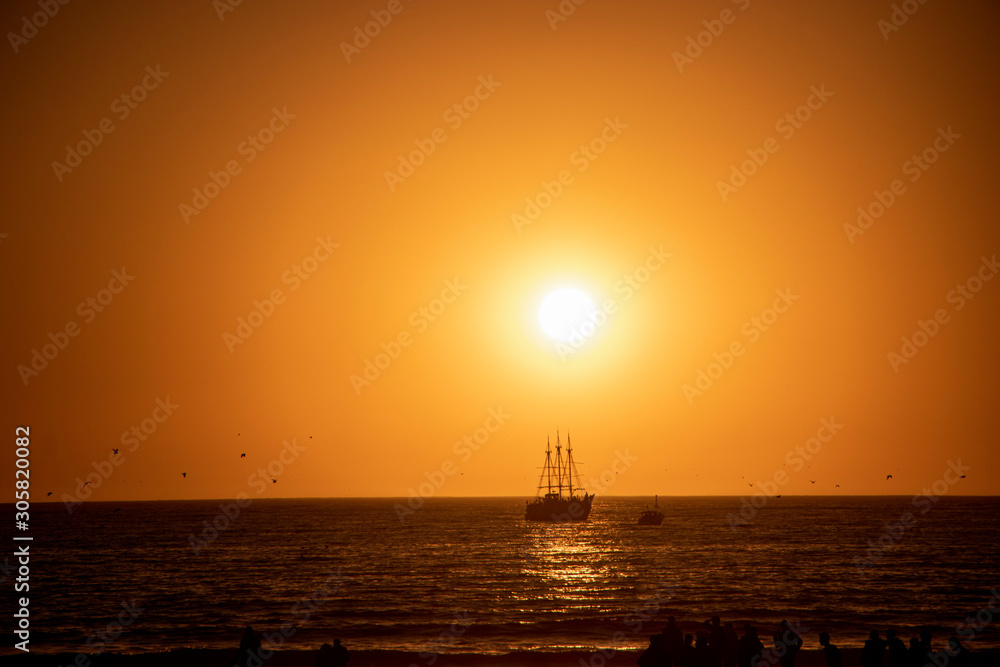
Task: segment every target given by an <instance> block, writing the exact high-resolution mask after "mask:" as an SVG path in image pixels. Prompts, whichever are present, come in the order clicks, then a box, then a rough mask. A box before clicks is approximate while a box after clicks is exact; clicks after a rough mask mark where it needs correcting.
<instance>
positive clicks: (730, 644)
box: [723, 621, 740, 667]
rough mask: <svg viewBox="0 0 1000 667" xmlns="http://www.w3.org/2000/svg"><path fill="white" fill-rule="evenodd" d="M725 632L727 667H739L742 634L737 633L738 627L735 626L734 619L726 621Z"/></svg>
mask: <svg viewBox="0 0 1000 667" xmlns="http://www.w3.org/2000/svg"><path fill="white" fill-rule="evenodd" d="M723 632H725V633H726V654H725V664H726V667H737V665H738V663H739V647H740V636H739V635H738V634H736V628H734V627H733V623H732V621H728V622H727V623H726V627H724V628H723Z"/></svg>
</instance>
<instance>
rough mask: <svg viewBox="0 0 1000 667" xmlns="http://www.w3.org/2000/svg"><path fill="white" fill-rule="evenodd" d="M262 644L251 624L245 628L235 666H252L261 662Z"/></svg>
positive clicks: (234, 662)
mask: <svg viewBox="0 0 1000 667" xmlns="http://www.w3.org/2000/svg"><path fill="white" fill-rule="evenodd" d="M261 652H262V651H261V646H260V640H259V639H258V638H257V634H256V633H255V632H254V631H253V628H252V627H250V626H249V625H248V626H247V627H246V628H245V629H244V630H243V637H242V638H241V639H240V652H239V653H237V654H236V659H235V660H234V661H233V667H250V665H252V664H258V663H260V662H261Z"/></svg>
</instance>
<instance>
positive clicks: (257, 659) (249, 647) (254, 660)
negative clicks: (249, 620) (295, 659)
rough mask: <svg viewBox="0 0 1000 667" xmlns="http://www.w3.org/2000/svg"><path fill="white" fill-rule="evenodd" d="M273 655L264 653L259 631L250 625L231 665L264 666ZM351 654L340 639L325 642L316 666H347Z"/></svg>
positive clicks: (241, 666) (319, 652)
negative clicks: (329, 642) (258, 634)
mask: <svg viewBox="0 0 1000 667" xmlns="http://www.w3.org/2000/svg"><path fill="white" fill-rule="evenodd" d="M270 655H271V651H270V649H268V655H267V656H265V655H264V647H263V646H262V645H261V643H260V639H259V638H258V637H257V633H256V632H254V630H253V628H252V627H250V626H249V625H248V626H247V627H246V629H245V630H244V631H243V638H242V639H240V649H239V653H237V654H236V657H235V658H233V660H232V662H230V667H262V665H264V664H265V663H266V661H267V658H269V657H270ZM350 659H351V655H350V652H348V650H347V648H346V647H344V645H343V644H341V643H340V640H339V639H334V640H333V646H331V645H329V644H323V646H321V647H320V649H319V651H318V652H317V653H316V667H346V665H347V663H348V661H350Z"/></svg>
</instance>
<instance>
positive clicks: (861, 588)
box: [0, 496, 1000, 664]
mask: <svg viewBox="0 0 1000 667" xmlns="http://www.w3.org/2000/svg"><path fill="white" fill-rule="evenodd" d="M650 500H651V499H647V498H624V497H601V496H598V497H597V499H596V500H595V502H594V506H593V511H592V513H591V516H590V521H589V522H587V523H584V524H575V525H574V524H561V525H560V524H557V525H549V524H535V523H532V524H529V523H527V522H525V521H524V503H525V499H524V498H431V499H428V500H426V501H425V503H424V505H423V506H422V507H420V508H419V509H418V510H416V511H414V512H412V513H410V514H408V515H406V516H405V517H403V518H402V519H401V518H400V516H399V514H400V512H399V511H398V510H399V507H400V506H403V505H404V504H405V500H403V499H391V498H390V499H371V498H364V499H304V500H255V501H253V502H252V504H250V505H249V506H247V507H243V508H238V507H236V506H235V505H234V504H233V501H185V502H172V501H171V502H167V501H164V502H132V503H88V504H84V505H82V506H77V507H76V508H74V512H73V513H72V515H70V514H68V513H67V511H66V509H65V508H64V506H63V505H62V504H59V503H49V504H36V505H33V506H32V510H31V519H32V529H31V534H32V535H33V537H34V540H33V542H31V564H30V568H31V571H30V586H31V590H30V593H28V595H29V596H30V608H31V629H32V634H31V648H32V652H73V651H86V652H94V651H97V650H107V651H113V652H119V653H134V652H143V651H156V650H163V649H170V648H180V647H199V648H234V649H235V647H236V646H237V645H238V644H239V640H240V636H241V633H242V629H243V628H244V626H247V625H250V626H253V627H254V629H255V630H257V631H258V632H261V633H271V634H272V636H274V637H278V635H275V634H274V633H277V632H281V628H282V626H284V634H283V635H281V637H282V639H281V641H282V646H284V647H286V648H297V649H314V648H316V647H318V646H319V645H320V644H322V643H324V642H331V641H332V640H333V639H334V638H335V637H340V638H341V639H342V640H343V641H344V643H345V644H346V645H347V646H348V647H349V648H352V649H358V650H361V649H401V650H408V651H423V652H426V654H427V655H431V654H432V653H434V652H475V653H505V652H508V651H513V650H527V649H541V648H544V649H547V650H569V649H580V648H583V649H587V650H593V649H596V648H624V647H640V646H645V645H646V644H647V643H648V636H649V635H650V634H652V633H654V632H658V631H659V630H660V629H661V628H662V627H663V625H664V623H665V622H666V619H667V616H668V615H673V616H675V617H676V618H677V620H678V622H679V624H680V625H682V627H684V628H685V631H691V629H694V627H695V624H698V623H701V622H703V621H704V620H706V619H708V618H709V617H711V616H713V615H719V616H721V617H722V620H723V621H724V622H725V621H733V622H734V623H735V625H736V628H737V630H740V631H742V623H743V621H745V620H750V621H752V622H754V623H755V624H756V625H757V626H758V627H760V628H761V630H762V631H767V632H768V633H769V632H771V631H773V630H774V629H775V628H774V626H776V625H777V624H778V623H779V622H780V621H781V620H782V619H788V620H789V621H792V622H794V623H796V624H797V625H798V627H800V628H801V629H802V631H803V636H804V639H805V641H806V646H807V647H810V646H816V635H817V634H818V633H819V632H820V631H822V630H826V631H828V632H830V633H831V635H832V636H833V638H834V641H835V642H836V643H837V644H839V645H841V646H845V647H850V646H859V645H861V643H862V642H863V640H864V638H865V637H866V636H867V633H868V631H869V630H870V629H872V628H876V629H879V630H880V631H884V630H885V629H886V628H889V627H892V628H896V629H897V631H899V632H900V634H901V635H902V636H903V638H904V641H908V639H909V637H910V636H912V635H913V634H915V633H916V631H917V630H918V629H923V628H928V629H930V630H931V632H932V633H933V635H934V637H935V643H936V644H937V645H943V644H944V643H945V642H946V640H947V637H948V636H950V635H951V634H955V633H956V632H958V633H959V634H961V635H962V636H963V637H964V638H965V640H966V641H965V643H966V645H968V646H970V647H972V648H973V649H978V648H988V647H997V646H1000V631H998V626H1000V617H998V618H997V619H996V621H994V620H993V616H994V615H996V614H997V613H1000V612H993V611H992V610H990V605H991V604H992V606H993V608H994V609H997V610H1000V593H997V592H996V591H997V589H998V588H1000V520H998V519H1000V512H998V510H1000V499H997V498H975V497H943V498H941V499H940V500H938V501H936V502H933V503H928V506H927V507H926V510H925V511H924V513H921V510H923V509H924V507H923V506H922V505H920V506H915V505H914V503H913V502H912V500H911V498H910V497H784V498H767V499H766V501H765V499H763V498H759V500H758V504H762V506H760V507H756V508H753V509H752V510H751V509H749V507H748V506H747V505H746V504H741V499H740V498H732V497H725V498H721V497H716V498H706V497H676V498H661V499H660V509H661V511H662V512H663V513H664V514H665V515H666V518H665V519H664V521H663V525H661V526H637V525H635V523H636V519H637V518H638V515H639V513H640V512H641V511H642V510H643V509H645V507H646V505H647V504H648V503H649V502H650ZM220 504H221V506H222V508H221V509H220ZM6 507H7V508H8V509H9V510H10V513H9V514H8V516H12V515H13V507H12V506H9V505H8V506H6ZM741 507H742V508H743V513H744V515H745V516H747V517H749V519H748V520H744V521H736V520H735V517H736V516H738V515H739V513H740V510H741ZM116 508H120V509H119V510H118V511H115V510H116ZM237 509H238V510H239V511H238V514H237V512H236V510H237ZM227 513H228V514H229V516H227ZM908 517H911V518H908ZM205 522H207V525H213V524H214V527H213V528H212V529H211V530H209V529H206V527H205V526H206V523H205ZM213 533H214V537H213ZM8 544H12V542H10V539H9V536H8ZM873 545H874V546H873ZM6 551H7V555H6V559H7V560H5V561H4V563H3V565H4V574H3V576H4V578H5V581H4V583H3V586H2V590H3V592H2V594H0V595H2V596H3V598H5V606H4V609H8V610H11V609H13V607H14V603H13V599H12V598H13V596H14V593H13V590H12V588H13V587H12V583H13V582H12V581H11V580H12V578H13V577H14V576H15V575H14V573H13V571H11V570H10V569H9V568H10V567H11V564H12V562H13V559H14V557H13V555H12V552H13V548H11V549H8V550H6ZM20 595H23V594H18V596H20ZM8 613H9V612H8ZM977 613H978V621H976V620H975V619H976V618H977ZM970 616H971V617H972V619H973V621H972V624H971V625H970V624H969V621H968V619H969V617H970ZM8 618H9V617H8ZM8 627H9V626H8ZM4 633H5V636H6V639H7V640H8V641H5V642H4V645H3V648H2V651H3V652H4V653H8V654H9V653H11V652H13V649H12V648H11V647H12V644H13V641H14V640H13V638H12V637H11V635H10V632H9V630H8V629H7V628H5V629H4ZM764 636H769V634H767V635H765V634H764V632H762V637H764ZM427 664H430V661H429V662H428V663H427Z"/></svg>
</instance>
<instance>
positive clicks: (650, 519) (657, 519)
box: [638, 496, 663, 526]
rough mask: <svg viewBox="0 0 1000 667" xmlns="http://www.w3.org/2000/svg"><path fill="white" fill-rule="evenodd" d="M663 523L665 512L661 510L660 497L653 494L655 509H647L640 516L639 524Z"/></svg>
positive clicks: (656, 524) (657, 524)
mask: <svg viewBox="0 0 1000 667" xmlns="http://www.w3.org/2000/svg"><path fill="white" fill-rule="evenodd" d="M647 507H648V505H647ZM661 523H663V512H661V511H660V497H659V496H653V509H651V510H646V511H645V512H643V513H642V514H641V515H640V516H639V523H638V525H640V526H659V525H660V524H661Z"/></svg>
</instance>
